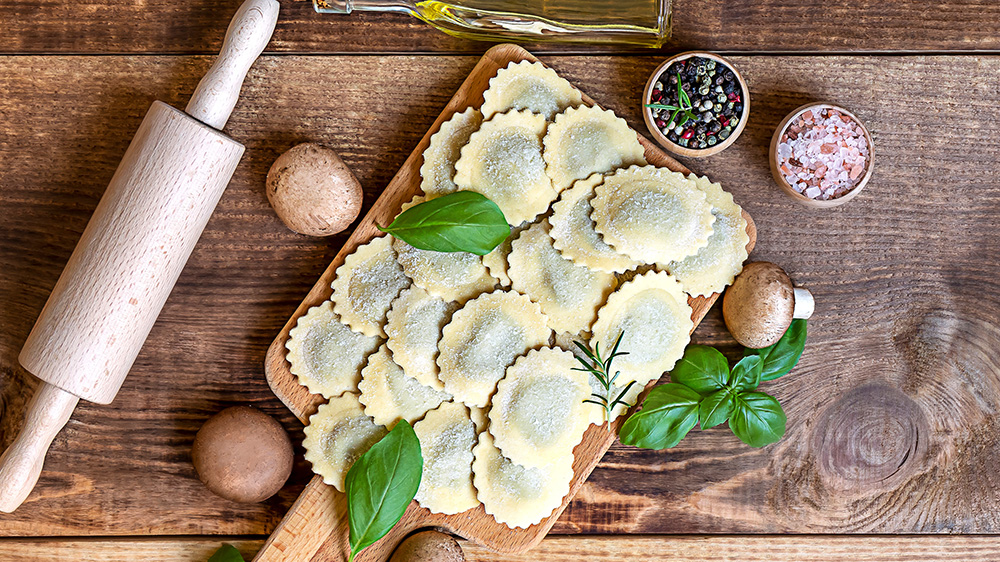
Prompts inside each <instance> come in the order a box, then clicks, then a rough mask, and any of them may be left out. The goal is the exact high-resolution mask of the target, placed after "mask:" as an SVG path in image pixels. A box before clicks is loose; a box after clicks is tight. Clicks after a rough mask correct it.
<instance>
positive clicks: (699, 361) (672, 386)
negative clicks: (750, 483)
mask: <svg viewBox="0 0 1000 562" xmlns="http://www.w3.org/2000/svg"><path fill="white" fill-rule="evenodd" d="M805 343H806V322H805V320H795V321H794V322H793V323H792V326H791V327H789V329H788V330H787V331H786V332H785V334H784V335H783V336H782V337H781V340H779V341H778V343H776V344H774V345H773V346H771V347H768V348H764V349H754V350H750V349H748V350H746V351H745V356H744V357H743V358H742V359H740V361H739V362H738V363H736V364H735V365H733V368H732V369H730V368H729V363H728V362H727V361H726V357H725V356H724V355H723V354H722V353H720V352H719V350H717V349H715V348H714V347H708V346H705V345H689V346H688V347H687V349H686V350H685V351H684V357H682V358H681V360H680V361H678V362H677V365H676V366H675V367H674V370H673V371H672V372H671V373H670V380H671V381H672V382H670V383H668V384H663V385H660V386H658V387H656V388H654V389H653V390H651V391H650V392H649V395H648V396H647V397H646V400H645V401H644V402H643V403H642V409H641V410H639V411H638V412H636V413H635V414H632V416H631V417H629V419H627V420H625V423H624V424H623V425H622V429H621V432H620V434H619V437H620V439H621V442H622V443H623V444H625V445H633V446H636V447H641V448H644V449H667V448H670V447H673V446H675V445H677V444H678V443H680V441H681V439H683V438H684V437H685V436H686V435H687V434H688V432H690V431H691V430H692V429H694V427H695V425H700V426H701V428H702V429H708V428H710V427H715V426H717V425H720V424H722V423H724V422H727V421H728V422H729V428H730V429H731V430H732V432H733V434H734V435H736V437H738V438H739V439H740V441H743V442H744V443H746V444H747V445H750V446H751V447H763V446H765V445H769V444H771V443H775V442H777V441H778V440H780V439H781V438H782V437H783V436H784V435H785V425H786V423H787V419H786V417H785V412H784V411H783V410H782V409H781V404H779V403H778V401H777V399H775V398H774V397H773V396H770V395H768V394H765V393H763V392H759V391H757V386H758V385H760V383H761V382H764V381H768V380H773V379H776V378H778V377H780V376H782V375H784V374H786V373H788V372H789V371H791V370H792V367H794V366H795V364H796V363H798V360H799V357H801V356H802V350H803V349H804V348H805Z"/></svg>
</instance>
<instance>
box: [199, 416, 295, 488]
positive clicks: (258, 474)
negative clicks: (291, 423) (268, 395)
mask: <svg viewBox="0 0 1000 562" xmlns="http://www.w3.org/2000/svg"><path fill="white" fill-rule="evenodd" d="M294 458H295V453H294V451H293V450H292V442H291V440H289V439H288V434H287V433H286V432H285V428H283V427H282V426H281V424H280V423H278V422H277V421H276V420H275V419H274V418H272V417H271V416H269V415H267V414H265V413H264V412H261V411H260V410H256V409H254V408H249V407H247V406H234V407H232V408H226V409H225V410H222V411H221V412H219V413H218V414H215V415H214V416H212V417H211V418H209V419H208V421H206V422H205V425H203V426H201V429H199V430H198V434H197V435H196V436H195V438H194V445H193V446H192V448H191V461H192V462H193V463H194V469H195V471H196V472H197V473H198V477H199V478H201V481H202V482H204V483H205V487H206V488H208V489H209V490H210V491H212V493H214V494H216V495H218V496H221V497H223V498H226V499H229V500H233V501H237V502H244V503H256V502H261V501H264V500H266V499H267V498H269V497H271V496H273V495H274V494H276V493H278V490H281V487H282V486H284V485H285V481H286V480H288V476H289V475H290V474H291V472H292V462H293V460H294Z"/></svg>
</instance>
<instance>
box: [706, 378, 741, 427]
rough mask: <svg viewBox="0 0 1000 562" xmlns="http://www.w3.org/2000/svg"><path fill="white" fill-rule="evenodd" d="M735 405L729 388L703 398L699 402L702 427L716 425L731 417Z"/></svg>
mask: <svg viewBox="0 0 1000 562" xmlns="http://www.w3.org/2000/svg"><path fill="white" fill-rule="evenodd" d="M734 407H735V403H734V402H733V394H732V393H731V392H729V389H728V388H723V389H722V390H717V391H715V392H713V393H711V394H709V395H708V396H706V397H704V398H702V400H701V402H700V403H699V404H698V423H700V424H701V428H702V429H708V428H710V427H715V426H717V425H719V424H720V423H722V422H724V421H726V420H728V419H729V415H730V414H732V412H733V408H734Z"/></svg>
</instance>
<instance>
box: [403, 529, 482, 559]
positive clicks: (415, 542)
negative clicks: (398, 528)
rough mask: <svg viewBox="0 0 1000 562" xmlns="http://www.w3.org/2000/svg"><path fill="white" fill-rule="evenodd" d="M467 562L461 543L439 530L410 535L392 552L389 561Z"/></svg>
mask: <svg viewBox="0 0 1000 562" xmlns="http://www.w3.org/2000/svg"><path fill="white" fill-rule="evenodd" d="M425 560H433V561H434V562H465V554H464V553H463V552H462V547H461V545H459V544H458V541H456V540H455V539H454V538H452V537H451V535H446V534H444V533H442V532H439V531H421V532H419V533H416V534H413V535H410V536H409V537H407V539H406V540H404V541H403V542H402V543H400V545H399V547H398V548H396V552H393V553H392V558H390V559H389V562H420V561H425Z"/></svg>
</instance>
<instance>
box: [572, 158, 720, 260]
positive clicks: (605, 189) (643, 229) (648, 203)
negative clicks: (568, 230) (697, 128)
mask: <svg viewBox="0 0 1000 562" xmlns="http://www.w3.org/2000/svg"><path fill="white" fill-rule="evenodd" d="M594 193H595V196H594V199H593V201H592V202H591V204H592V205H593V207H594V211H593V213H592V214H591V217H592V218H593V219H594V228H595V230H597V232H598V233H600V234H601V236H603V237H604V241H605V242H607V243H608V244H610V245H611V246H612V247H614V249H615V250H617V251H619V252H622V253H623V254H625V255H627V256H628V257H630V258H632V259H635V260H639V261H642V262H644V263H659V264H668V263H670V262H671V261H674V260H681V259H684V258H686V257H687V256H690V255H692V254H694V253H695V252H697V251H698V249H699V248H702V247H704V246H705V245H706V244H708V237H709V236H710V235H711V234H712V223H713V222H715V216H714V215H712V206H711V205H709V204H708V202H707V201H706V200H705V192H703V191H702V190H700V189H698V188H697V187H696V186H695V184H694V182H693V181H690V180H688V179H687V178H685V177H684V176H682V175H681V174H679V173H677V172H672V171H670V170H668V169H666V168H656V167H653V166H645V167H641V168H640V167H638V166H633V167H631V168H629V169H627V170H618V171H617V172H615V173H614V174H612V175H610V176H606V177H605V178H604V183H602V184H601V185H599V186H597V187H595V188H594Z"/></svg>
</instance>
